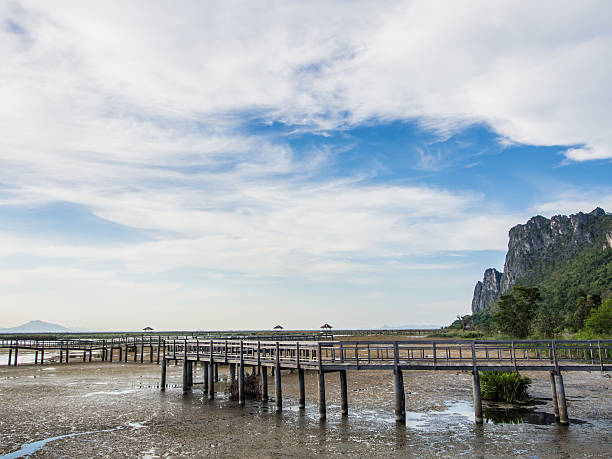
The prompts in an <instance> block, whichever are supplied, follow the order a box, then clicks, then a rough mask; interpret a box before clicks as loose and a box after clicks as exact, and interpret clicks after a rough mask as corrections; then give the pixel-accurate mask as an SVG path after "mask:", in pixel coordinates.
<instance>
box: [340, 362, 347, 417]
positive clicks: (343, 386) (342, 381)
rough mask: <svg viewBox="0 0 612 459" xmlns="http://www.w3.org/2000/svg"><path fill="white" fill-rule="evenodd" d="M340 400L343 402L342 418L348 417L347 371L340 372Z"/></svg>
mask: <svg viewBox="0 0 612 459" xmlns="http://www.w3.org/2000/svg"><path fill="white" fill-rule="evenodd" d="M340 398H341V400H342V416H348V394H347V389H346V370H340Z"/></svg>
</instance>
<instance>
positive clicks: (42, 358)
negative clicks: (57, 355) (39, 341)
mask: <svg viewBox="0 0 612 459" xmlns="http://www.w3.org/2000/svg"><path fill="white" fill-rule="evenodd" d="M44 363H45V348H44V347H43V348H42V349H41V350H40V364H41V365H44Z"/></svg>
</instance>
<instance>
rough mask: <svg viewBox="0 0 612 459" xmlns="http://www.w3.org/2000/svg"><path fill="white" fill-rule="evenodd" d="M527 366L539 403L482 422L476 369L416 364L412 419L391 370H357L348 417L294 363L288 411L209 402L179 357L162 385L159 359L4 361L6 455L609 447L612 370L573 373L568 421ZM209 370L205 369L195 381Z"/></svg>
mask: <svg viewBox="0 0 612 459" xmlns="http://www.w3.org/2000/svg"><path fill="white" fill-rule="evenodd" d="M528 375H529V376H530V377H531V378H532V379H533V381H534V383H533V386H532V389H531V391H530V393H531V395H532V396H534V397H536V402H537V403H536V404H534V405H532V406H526V407H521V408H519V409H517V408H513V407H504V406H490V407H487V406H486V405H485V416H486V415H487V414H488V415H489V416H490V417H491V419H489V422H487V423H485V424H484V425H483V426H477V425H475V424H474V422H473V412H472V405H471V385H470V384H471V377H470V375H468V374H461V373H456V372H405V374H404V378H405V386H406V409H407V411H408V412H407V422H406V425H405V426H397V425H396V424H395V421H394V415H393V385H392V375H391V374H390V372H383V371H373V372H366V371H358V372H349V373H348V381H349V383H348V389H349V411H350V415H349V417H348V418H342V417H341V416H340V400H339V389H340V388H339V383H338V375H337V374H334V373H331V374H327V375H326V383H327V400H328V420H327V421H326V422H324V423H319V421H318V414H317V413H318V412H317V405H316V393H317V388H316V377H315V375H314V373H313V374H309V373H308V372H307V373H306V391H307V408H306V410H305V411H304V412H300V411H299V410H298V409H297V391H298V388H297V375H296V374H290V373H289V372H285V371H283V395H284V400H283V401H284V411H283V412H282V413H281V414H276V413H275V412H274V403H273V402H271V403H269V404H267V405H266V404H262V403H260V402H255V401H247V404H246V406H245V407H244V408H240V407H238V405H237V403H236V402H232V401H230V400H228V399H227V396H225V395H224V394H222V393H218V397H217V399H216V400H214V401H212V402H210V401H208V400H207V399H206V398H205V397H203V394H202V390H201V386H198V385H196V386H194V390H193V391H192V393H189V394H187V395H185V396H184V395H183V393H182V390H181V388H180V381H181V369H180V367H174V366H170V367H169V371H168V383H169V384H171V385H173V386H175V387H170V388H168V389H167V390H166V392H160V391H159V388H158V387H157V385H158V382H159V367H157V366H156V365H148V364H144V365H141V364H133V363H128V364H118V363H108V362H107V363H91V364H81V363H71V364H68V365H65V364H64V365H60V364H50V365H48V366H43V367H40V366H33V365H27V366H21V367H17V368H7V367H2V368H0V406H1V407H2V409H1V413H2V414H1V416H0V454H10V453H13V452H16V451H19V450H20V449H21V448H24V450H22V452H23V451H26V453H27V454H32V457H59V456H63V457H96V456H98V457H111V456H112V457H143V458H145V457H146V458H154V457H202V456H220V457H236V456H241V457H287V456H288V457H303V456H320V455H326V456H339V455H345V454H349V455H351V456H356V457H372V456H421V457H428V456H447V457H457V456H467V457H501V456H519V457H534V456H537V457H609V456H610V451H611V450H612V434H611V432H612V397H611V395H612V390H611V388H612V379H610V378H608V377H605V376H603V375H601V374H600V373H567V374H566V375H564V376H565V382H566V391H567V393H568V402H569V412H570V417H571V418H573V419H576V420H577V421H580V423H578V422H575V423H573V424H572V425H570V426H569V427H562V426H559V425H557V424H555V423H554V422H551V420H550V416H549V414H550V413H552V405H551V403H550V388H549V385H548V374H546V373H529V374H528ZM220 376H221V378H224V377H226V369H225V368H221V369H220ZM201 380H202V368H201V367H198V368H197V373H196V377H195V382H196V383H197V382H198V381H201ZM271 382H272V381H271ZM271 386H273V384H271ZM216 388H217V390H218V391H223V390H224V389H225V388H226V383H224V382H223V381H222V382H220V383H217V385H216ZM270 395H271V396H272V400H273V395H274V394H273V393H271V394H270ZM55 437H57V438H55ZM45 440H49V441H46V442H45ZM37 442H38V443H37ZM32 444H33V445H32ZM19 454H21V453H19Z"/></svg>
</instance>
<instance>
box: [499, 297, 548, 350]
mask: <svg viewBox="0 0 612 459" xmlns="http://www.w3.org/2000/svg"><path fill="white" fill-rule="evenodd" d="M541 301H542V298H541V297H540V291H539V290H538V288H537V287H531V288H528V287H514V288H513V289H512V293H509V294H506V295H502V296H501V297H500V298H499V300H497V307H498V311H497V312H496V313H495V324H496V326H497V330H498V331H499V332H501V333H504V334H508V335H511V336H515V337H517V338H526V337H527V336H528V335H529V330H530V326H531V323H532V321H533V319H534V317H535V314H536V311H537V310H538V306H539V304H540V302H541Z"/></svg>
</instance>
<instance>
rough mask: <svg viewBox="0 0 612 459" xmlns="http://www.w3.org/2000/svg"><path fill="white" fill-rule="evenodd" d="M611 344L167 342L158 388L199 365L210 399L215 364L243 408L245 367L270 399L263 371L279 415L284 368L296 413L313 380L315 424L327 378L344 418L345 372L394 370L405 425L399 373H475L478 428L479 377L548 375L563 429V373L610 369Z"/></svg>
mask: <svg viewBox="0 0 612 459" xmlns="http://www.w3.org/2000/svg"><path fill="white" fill-rule="evenodd" d="M610 351H612V340H605V341H555V340H552V341H430V340H421V341H416V340H410V341H388V342H383V341H328V342H317V343H312V342H299V341H276V342H262V341H252V340H214V339H212V340H208V341H206V340H199V339H184V340H182V341H181V340H172V341H170V342H166V346H165V352H164V358H163V360H162V375H161V388H162V390H164V389H165V387H166V364H167V362H170V361H174V362H178V361H182V363H183V390H184V391H188V390H190V389H191V387H192V385H193V365H194V364H198V363H201V364H202V365H203V366H204V381H203V387H204V391H206V392H207V393H208V397H209V399H213V398H214V394H215V389H214V382H215V379H217V378H216V374H217V367H218V366H219V365H229V368H230V380H231V381H233V380H234V378H235V374H236V369H238V394H239V395H238V403H240V404H244V403H245V392H244V375H245V371H246V369H245V368H246V367H253V368H257V370H258V372H259V374H260V375H261V386H262V401H267V400H268V372H267V370H268V368H272V371H273V373H274V376H275V404H276V410H278V411H280V410H282V406H283V398H282V376H281V370H283V369H290V370H297V372H298V381H299V401H298V405H299V408H300V409H303V408H305V385H304V371H316V372H317V374H318V386H319V387H318V388H319V391H318V392H319V393H318V404H319V418H320V419H325V418H326V410H327V408H326V403H325V374H326V373H332V372H338V373H339V375H340V386H341V399H342V403H341V406H342V408H341V409H342V414H343V415H348V397H347V377H346V372H347V371H348V370H387V371H392V373H393V380H394V389H395V417H396V420H397V421H398V422H404V421H405V419H406V410H405V394H404V383H403V372H404V371H410V370H433V371H436V370H454V371H469V372H470V373H472V375H473V395H474V414H475V419H476V422H479V423H480V422H482V402H481V397H480V381H479V371H494V370H498V371H500V370H501V371H519V370H529V371H548V372H549V374H550V381H551V391H552V399H553V405H554V410H555V416H556V417H557V418H558V419H559V421H560V422H561V423H562V424H568V423H569V418H568V415H567V404H566V398H565V388H564V385H563V376H562V373H561V372H562V371H610V370H611V369H612V361H611V359H610V357H609V354H610Z"/></svg>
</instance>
